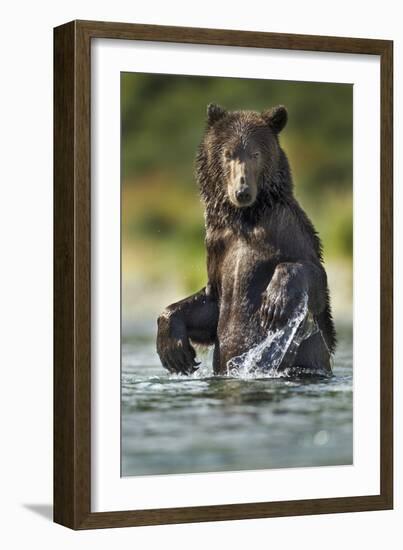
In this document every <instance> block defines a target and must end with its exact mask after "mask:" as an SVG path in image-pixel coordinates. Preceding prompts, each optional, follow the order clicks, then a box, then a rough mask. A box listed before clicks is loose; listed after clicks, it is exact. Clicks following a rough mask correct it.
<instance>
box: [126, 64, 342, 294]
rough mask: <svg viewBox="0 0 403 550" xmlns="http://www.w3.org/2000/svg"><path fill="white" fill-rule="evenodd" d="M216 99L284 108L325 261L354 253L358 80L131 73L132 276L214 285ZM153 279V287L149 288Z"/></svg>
mask: <svg viewBox="0 0 403 550" xmlns="http://www.w3.org/2000/svg"><path fill="white" fill-rule="evenodd" d="M208 103H219V104H221V105H223V106H225V107H226V108H227V109H230V110H231V109H233V110H239V109H251V110H257V111H261V110H264V109H267V108H269V107H272V106H273V105H277V104H284V105H285V106H286V107H287V109H288V112H289V123H288V125H287V127H286V128H285V130H284V131H283V133H282V135H281V144H282V146H283V148H284V150H285V151H286V153H287V155H288V158H289V160H290V164H291V168H292V172H293V176H294V183H295V193H296V196H297V198H298V199H299V201H300V203H301V205H302V206H303V208H304V209H305V210H306V211H307V213H308V215H309V216H310V217H311V219H312V221H313V222H314V224H315V226H316V228H317V230H318V231H319V233H320V236H321V238H322V241H323V245H324V251H325V259H326V260H327V261H328V260H332V261H333V260H336V261H337V260H340V261H343V262H349V263H350V264H351V259H352V246H353V245H352V215H353V207H352V178H353V174H352V154H353V141H352V140H353V89H352V85H349V84H327V83H315V82H287V81H270V80H250V79H240V78H223V77H197V76H176V75H154V74H137V73H122V76H121V124H122V206H123V217H122V244H123V255H122V258H123V263H122V267H123V278H124V280H126V281H128V280H131V279H136V280H137V281H138V282H139V283H140V282H141V284H142V285H143V286H145V287H147V284H148V287H149V286H150V285H152V286H153V288H154V289H162V288H163V287H164V285H165V286H166V285H167V284H168V282H169V281H171V282H172V281H174V282H175V284H176V286H177V287H178V288H182V289H183V291H186V292H191V291H194V290H196V289H197V288H199V287H201V286H203V284H204V283H205V277H206V271H205V256H204V242H203V239H204V226H203V210H202V206H201V203H200V201H199V199H198V191H197V186H196V183H195V179H194V157H195V152H196V148H197V146H198V144H199V142H200V139H201V136H202V133H203V130H204V126H205V113H206V106H207V104H208ZM145 281H147V282H148V283H147V284H145Z"/></svg>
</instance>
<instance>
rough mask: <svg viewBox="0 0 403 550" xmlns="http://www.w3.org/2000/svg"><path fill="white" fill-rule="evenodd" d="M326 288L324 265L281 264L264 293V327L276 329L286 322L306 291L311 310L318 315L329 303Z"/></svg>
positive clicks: (261, 313) (262, 322) (262, 310)
mask: <svg viewBox="0 0 403 550" xmlns="http://www.w3.org/2000/svg"><path fill="white" fill-rule="evenodd" d="M326 288H327V280H326V273H325V271H324V269H323V267H322V266H321V265H316V264H314V263H312V262H284V263H281V264H278V266H277V267H276V269H275V271H274V274H273V277H272V279H271V281H270V283H269V285H268V287H267V289H266V290H265V291H264V293H263V296H262V305H261V308H260V317H261V325H262V328H263V329H265V330H276V329H278V328H281V327H283V326H284V325H286V324H287V322H288V321H289V320H290V319H291V317H292V315H293V313H294V311H295V309H296V308H297V306H298V305H299V304H300V303H301V300H302V299H303V298H304V295H307V296H308V309H309V311H310V312H311V313H312V314H313V315H318V314H319V313H321V312H322V311H323V309H324V307H325V305H326Z"/></svg>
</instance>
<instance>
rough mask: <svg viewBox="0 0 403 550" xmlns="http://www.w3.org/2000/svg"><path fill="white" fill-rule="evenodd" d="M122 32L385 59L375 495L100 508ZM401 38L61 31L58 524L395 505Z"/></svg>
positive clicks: (110, 28) (57, 60) (108, 27)
mask: <svg viewBox="0 0 403 550" xmlns="http://www.w3.org/2000/svg"><path fill="white" fill-rule="evenodd" d="M94 38H113V39H122V40H148V41H159V42H177V43H191V44H209V45H219V46H242V47H254V48H275V49H282V50H305V51H314V52H337V53H355V54H367V55H377V56H380V59H381V188H380V191H381V228H380V231H381V280H380V288H381V413H380V414H381V418H380V421H381V457H380V464H381V472H380V480H381V483H380V493H379V494H376V495H370V496H355V497H345V498H324V499H313V500H295V501H281V502H265V503H260V502H259V503H248V504H245V503H239V504H230V505H213V506H197V507H186V508H167V509H151V510H126V511H111V512H97V513H93V512H91V503H90V496H91V487H90V480H91V445H90V444H91V436H90V434H91V414H90V410H91V392H90V382H91V370H90V358H91V314H90V312H91V282H90V278H91V236H90V227H91V224H90V222H91V193H90V188H91V186H90V177H91V175H90V82H91V59H90V57H91V48H90V45H91V40H92V39H94ZM392 74H393V43H392V42H391V41H385V40H372V39H361V38H336V37H325V36H305V35H291V34H273V33H262V32H245V31H232V30H216V29H202V28H182V27H168V26H153V25H138V24H127V23H107V22H94V21H73V22H70V23H67V24H65V25H62V26H60V27H57V28H56V29H55V30H54V139H55V149H54V520H55V522H57V523H60V524H62V525H65V526H67V527H70V528H72V529H90V528H106V527H127V526H135V525H155V524H168V523H184V522H201V521H217V520H229V519H247V518H264V517H266V518H268V517H276V516H293V515H306V514H329V513H338V512H353V511H366V510H386V509H391V508H392V507H393V434H392V428H393V406H392V398H393V371H392V367H393V352H392V346H393V341H392V338H393V290H392V288H393V280H392V269H393V235H392V226H393V223H392V206H393V189H392V178H393V165H392V160H393V141H392V140H393V125H392V123H393V104H392V101H393V97H392V96H393V82H392Z"/></svg>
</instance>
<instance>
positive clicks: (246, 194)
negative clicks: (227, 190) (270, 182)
mask: <svg viewBox="0 0 403 550" xmlns="http://www.w3.org/2000/svg"><path fill="white" fill-rule="evenodd" d="M235 197H236V200H237V201H239V202H240V203H242V204H245V203H249V202H250V201H251V200H252V195H251V192H250V190H249V187H247V186H242V187H241V188H240V189H238V190H237V191H236V192H235Z"/></svg>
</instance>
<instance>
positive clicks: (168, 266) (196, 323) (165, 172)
mask: <svg viewBox="0 0 403 550" xmlns="http://www.w3.org/2000/svg"><path fill="white" fill-rule="evenodd" d="M392 55H393V43H392V42H390V41H384V40H372V39H358V38H336V37H324V36H304V35H289V34H273V33H261V32H244V31H242V32H241V31H235V30H233V31H232V30H231V31H230V30H216V29H200V28H182V27H163V26H152V25H137V24H133V25H132V24H126V23H125V24H123V23H122V24H120V23H105V22H91V21H73V22H70V23H67V24H65V25H62V26H60V27H57V28H56V29H55V33H54V79H55V80H54V137H55V148H54V151H55V154H54V392H55V397H54V520H55V521H56V522H57V523H60V524H62V525H65V526H67V527H70V528H73V529H90V528H104V527H124V526H135V525H152V524H162V523H183V522H200V521H216V520H229V519H244V518H245V519H246V518H263V517H274V516H291V515H303V514H325V513H336V512H354V511H365V510H381V509H391V508H392V506H393V434H392V427H393V401H392V397H393V386H392V367H393V360H392V335H393V320H392V317H393V289H392V287H393V281H392V268H393V265H392V262H393V256H392V206H393V196H392V177H393V166H392V159H393V147H392V137H393V132H392V122H393V108H392V90H393V80H392V71H393V58H392Z"/></svg>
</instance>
